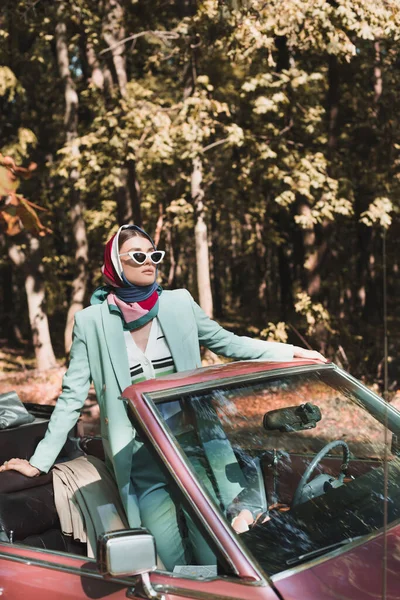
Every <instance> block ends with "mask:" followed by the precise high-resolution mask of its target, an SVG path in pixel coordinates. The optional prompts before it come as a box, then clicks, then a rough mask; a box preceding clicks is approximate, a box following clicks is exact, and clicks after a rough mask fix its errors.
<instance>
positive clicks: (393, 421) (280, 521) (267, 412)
mask: <svg viewBox="0 0 400 600" xmlns="http://www.w3.org/2000/svg"><path fill="white" fill-rule="evenodd" d="M221 383H222V385H221V387H218V388H214V389H213V390H212V391H209V390H208V391H204V392H200V393H195V394H188V395H184V396H181V397H180V398H179V399H178V400H177V399H176V398H174V400H169V401H162V402H158V403H157V406H158V409H159V410H160V413H161V414H162V416H163V417H164V419H165V421H166V423H167V424H168V426H169V427H170V429H171V431H172V433H173V435H174V436H175V438H176V440H177V442H178V443H179V444H180V446H181V448H182V450H183V452H184V453H185V454H186V456H187V458H188V460H189V462H190V464H191V466H192V468H193V469H194V471H195V472H196V474H197V476H198V479H199V480H200V482H201V483H202V485H203V486H204V487H205V488H206V489H207V491H208V492H209V494H210V495H211V496H212V498H213V499H214V501H215V503H216V504H217V506H218V507H219V509H220V510H221V511H222V513H223V514H224V516H225V518H226V519H227V520H228V522H229V524H230V526H234V525H235V531H238V529H239V530H240V533H238V535H240V536H241V539H242V541H244V543H245V544H246V546H247V547H248V549H249V550H250V551H251V552H252V553H253V554H254V555H255V557H256V558H257V560H258V561H259V563H260V564H261V565H262V566H263V568H264V569H265V570H266V572H267V573H268V574H270V575H272V574H274V573H277V572H279V571H282V570H284V569H287V568H289V567H290V566H292V565H295V564H299V563H300V562H304V561H307V560H310V559H311V558H314V557H315V556H320V555H321V554H324V553H325V552H329V551H331V550H332V549H333V548H334V547H337V546H340V545H341V544H344V543H346V542H348V541H352V540H353V539H354V538H359V537H360V536H365V535H367V534H369V533H371V532H373V531H375V530H377V529H380V528H381V527H382V526H383V513H384V502H383V499H384V487H383V485H384V472H383V460H384V457H385V440H387V441H388V442H389V450H386V456H387V457H388V503H387V507H388V522H389V523H390V522H391V521H393V520H394V519H397V518H398V517H399V516H400V490H399V487H398V484H399V483H400V478H399V460H398V458H397V457H396V455H395V454H392V453H391V451H390V442H391V441H392V433H389V434H388V435H386V436H385V423H386V422H387V423H388V426H389V428H390V429H391V431H392V432H397V433H398V432H399V431H400V415H399V413H398V412H397V411H395V410H393V409H389V410H386V409H385V406H386V405H385V404H384V402H383V401H382V400H381V399H380V398H378V397H377V396H376V395H375V394H373V393H371V392H369V391H368V390H367V388H365V387H364V386H361V385H358V383H357V382H355V380H352V379H351V378H350V379H349V378H347V377H345V376H344V375H342V374H341V373H340V372H339V371H338V370H335V369H320V370H315V369H314V370H309V371H307V370H305V372H303V373H301V374H298V373H292V374H290V372H285V374H282V375H279V376H275V377H271V376H269V377H268V374H266V378H265V379H264V380H263V381H260V380H259V379H258V380H257V382H253V383H247V382H246V383H243V384H240V385H239V384H238V385H232V384H229V385H225V386H224V385H223V382H221ZM288 407H290V408H288ZM284 409H286V410H284ZM271 411H274V412H271ZM394 441H396V438H395V440H394ZM386 448H388V446H387V447H386ZM393 448H394V445H393ZM243 516H244V517H245V519H247V521H246V523H247V526H245V527H242V525H241V524H239V526H238V527H237V525H238V522H239V520H243V519H242V517H243ZM235 519H236V521H235ZM241 523H242V521H241Z"/></svg>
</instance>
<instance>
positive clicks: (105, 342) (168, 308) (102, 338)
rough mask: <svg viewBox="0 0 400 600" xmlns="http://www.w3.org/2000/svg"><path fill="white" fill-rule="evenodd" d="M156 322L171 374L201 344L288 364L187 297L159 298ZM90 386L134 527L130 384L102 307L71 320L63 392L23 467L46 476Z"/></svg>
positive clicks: (283, 351)
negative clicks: (128, 406) (170, 359)
mask: <svg viewBox="0 0 400 600" xmlns="http://www.w3.org/2000/svg"><path fill="white" fill-rule="evenodd" d="M159 302H160V305H159V312H158V318H159V320H160V324H161V327H162V329H163V331H164V334H165V337H166V340H167V342H168V344H169V347H170V350H171V354H172V357H173V359H174V362H175V368H176V370H177V371H185V370H189V369H194V368H196V367H200V366H201V359H200V344H201V345H202V346H205V347H207V348H209V349H210V350H212V351H213V352H216V353H217V354H221V355H224V356H227V357H231V358H237V359H250V360H251V359H264V360H278V361H279V360H283V361H285V360H290V359H291V358H292V357H293V346H291V345H290V344H280V343H276V342H265V341H261V340H256V339H252V338H249V337H246V336H237V335H235V334H233V333H231V332H229V331H227V330H226V329H224V328H223V327H221V326H220V325H219V324H218V323H216V322H215V321H213V320H211V319H209V318H208V317H207V315H206V314H205V313H204V311H203V310H202V309H201V308H200V306H199V305H198V304H196V302H195V301H194V300H193V298H192V296H191V295H190V294H189V292H188V291H187V290H184V289H179V290H174V291H163V292H162V294H161V296H160V300H159ZM92 381H93V384H94V388H95V391H96V396H97V400H98V403H99V406H100V415H101V436H102V438H103V444H104V450H105V454H106V461H107V465H108V466H109V468H110V469H111V471H112V472H113V473H114V475H115V479H116V481H117V484H118V488H119V491H120V494H121V498H122V501H123V504H124V507H125V511H126V514H127V517H128V521H129V524H130V526H131V527H139V526H140V514H139V509H138V503H137V498H136V495H135V490H133V489H132V484H131V480H130V475H131V463H132V453H133V452H134V451H135V439H134V438H135V431H134V430H133V428H132V425H131V422H130V420H129V418H128V416H127V412H126V407H125V404H124V402H122V401H121V400H120V395H121V393H122V392H123V390H124V389H125V388H127V387H128V386H129V385H131V379H130V372H129V364H128V356H127V352H126V346H125V339H124V334H123V328H122V321H121V318H120V317H119V316H118V315H116V314H113V313H110V311H109V309H108V304H107V302H106V301H105V302H103V303H102V304H97V305H94V306H90V307H88V308H85V309H84V310H82V311H80V312H78V313H77V314H76V315H75V326H74V334H73V344H72V348H71V357H70V364H69V368H68V370H67V372H66V374H65V376H64V379H63V384H62V393H61V395H60V397H59V398H58V401H57V404H56V407H55V410H54V412H53V414H52V417H51V419H50V422H49V426H48V430H47V433H46V435H45V437H44V438H43V440H42V441H41V442H40V443H39V444H38V446H37V448H36V451H35V453H34V455H33V456H32V457H31V459H30V463H31V464H32V465H34V466H35V467H37V468H38V469H40V470H41V471H44V472H47V471H48V470H49V469H50V468H51V467H52V465H53V464H54V461H55V459H56V457H57V456H58V454H59V452H60V450H61V448H62V446H63V445H64V443H65V440H66V438H67V435H68V432H69V431H70V430H71V429H72V427H73V426H74V425H75V423H76V421H77V419H78V418H79V415H80V410H81V408H82V406H83V405H84V403H85V400H86V398H87V395H88V391H89V387H90V384H91V382H92Z"/></svg>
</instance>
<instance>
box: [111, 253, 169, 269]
mask: <svg viewBox="0 0 400 600" xmlns="http://www.w3.org/2000/svg"><path fill="white" fill-rule="evenodd" d="M126 255H128V256H129V258H131V259H132V260H133V262H135V263H136V264H138V265H143V264H144V263H145V262H146V260H147V259H148V258H149V259H150V260H151V262H152V263H153V265H158V263H160V262H161V261H162V259H163V258H164V256H165V252H164V250H153V252H138V251H137V250H131V251H130V252H123V254H120V256H126Z"/></svg>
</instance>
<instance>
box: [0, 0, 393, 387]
mask: <svg viewBox="0 0 400 600" xmlns="http://www.w3.org/2000/svg"><path fill="white" fill-rule="evenodd" d="M399 42H400V3H399V1H398V0H373V1H372V0H285V1H284V2H282V1H281V0H269V1H268V2H266V1H265V0H225V1H224V0H175V1H172V0H147V1H146V0H99V1H98V0H73V1H72V0H70V1H68V0H54V1H52V2H49V1H46V0H2V10H1V13H0V152H1V157H0V185H1V186H2V191H1V194H0V196H1V198H0V245H1V250H2V251H1V255H0V304H1V308H2V310H1V311H0V342H1V346H2V347H3V349H4V348H7V349H11V350H13V349H14V350H15V349H16V350H15V351H18V352H20V353H21V354H23V355H24V356H31V357H32V362H31V363H29V364H30V365H31V366H33V367H34V368H35V369H36V370H38V371H42V370H48V369H51V368H53V367H55V366H56V365H59V364H64V363H65V362H66V361H67V360H68V353H69V350H70V345H71V332H72V327H73V321H74V315H75V313H76V311H77V310H81V309H82V308H84V307H85V306H87V305H88V303H89V300H90V296H91V293H92V292H93V290H94V289H95V288H96V287H97V286H98V285H100V284H101V282H102V277H101V270H100V269H101V265H102V261H103V249H104V244H105V242H106V241H107V239H109V237H110V236H111V235H112V234H113V233H115V231H116V230H117V229H118V227H119V226H120V225H121V224H123V223H127V222H131V223H135V224H137V225H140V226H143V227H144V228H145V229H146V230H147V231H148V232H149V233H150V234H151V235H152V236H153V237H154V239H155V241H156V243H157V245H158V247H159V248H160V249H163V250H165V251H166V257H165V260H164V263H163V265H162V267H161V268H160V269H159V279H160V284H161V285H162V287H163V288H164V289H174V288H177V287H186V288H187V289H189V290H190V292H191V293H192V294H193V296H194V297H195V298H196V299H197V301H198V302H199V303H200V305H201V306H202V308H203V309H204V310H205V311H206V312H207V314H208V315H209V316H212V317H213V318H215V319H217V320H218V321H219V322H220V323H221V324H222V325H224V326H225V327H227V328H228V329H231V330H232V331H235V332H236V333H239V334H245V335H251V336H255V337H260V338H262V339H270V340H278V341H288V342H290V343H293V344H295V345H298V346H306V347H310V348H313V349H316V350H319V351H321V352H323V353H324V354H325V355H326V356H327V357H328V358H329V359H331V360H333V361H334V362H336V363H337V364H339V365H341V366H343V367H344V368H346V369H347V370H349V371H350V372H351V373H352V374H354V375H355V376H357V377H360V378H363V379H364V380H366V381H367V382H369V383H374V382H375V383H376V384H378V385H382V382H383V373H384V367H383V363H384V355H385V340H386V339H387V352H388V361H389V363H388V364H389V386H390V388H391V389H393V390H394V389H396V388H397V387H398V381H399V377H400V374H399V373H400V369H399V366H400V363H399V359H398V355H399V351H400V342H399V339H400V314H399V310H398V306H397V297H398V295H399V292H400V282H399V238H400V221H399V210H400V111H399V104H398V102H399V96H400V45H399ZM10 159H12V160H10ZM35 165H36V167H35ZM17 186H18V188H17ZM385 323H386V327H385ZM385 336H386V337H385ZM18 349H20V350H18ZM3 364H6V362H5V363H3ZM24 368H25V367H24Z"/></svg>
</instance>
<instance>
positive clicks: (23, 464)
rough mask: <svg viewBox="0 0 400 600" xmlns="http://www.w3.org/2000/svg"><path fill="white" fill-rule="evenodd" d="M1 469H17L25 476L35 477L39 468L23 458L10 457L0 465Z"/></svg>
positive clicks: (38, 473)
mask: <svg viewBox="0 0 400 600" xmlns="http://www.w3.org/2000/svg"><path fill="white" fill-rule="evenodd" d="M1 471H18V472H19V473H22V475H25V476H26V477H37V476H38V475H40V471H39V469H37V468H36V467H34V466H33V465H31V463H30V462H29V461H27V460H25V459H24V458H11V459H10V460H6V461H5V462H4V463H3V464H2V465H1V467H0V472H1Z"/></svg>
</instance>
